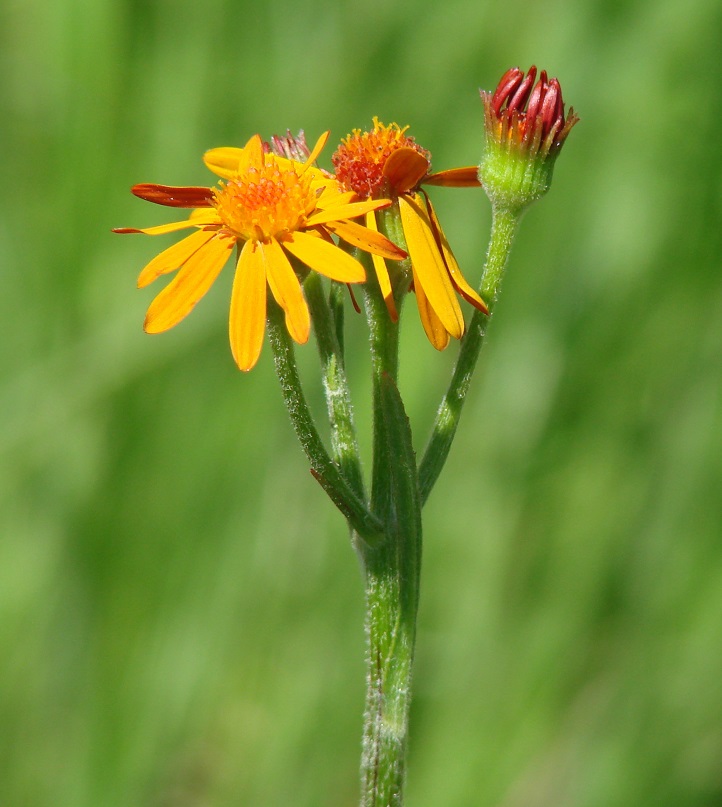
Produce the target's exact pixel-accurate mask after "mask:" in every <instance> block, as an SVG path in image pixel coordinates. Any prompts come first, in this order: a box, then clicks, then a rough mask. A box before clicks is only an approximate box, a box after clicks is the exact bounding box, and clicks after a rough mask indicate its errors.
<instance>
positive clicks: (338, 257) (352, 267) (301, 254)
mask: <svg viewBox="0 0 722 807" xmlns="http://www.w3.org/2000/svg"><path fill="white" fill-rule="evenodd" d="M281 245H282V246H283V247H285V249H287V250H288V251H289V252H290V253H291V255H293V256H294V257H296V258H298V260H299V261H301V263H305V264H306V266H310V267H311V269H314V270H315V271H316V272H320V273H321V274H322V275H326V277H330V278H331V280H339V281H340V282H341V283H363V281H364V280H366V272H365V271H364V268H363V266H361V264H360V263H359V262H358V261H357V260H356V259H355V258H352V257H351V256H350V255H349V254H348V253H346V252H344V251H343V250H342V249H341V248H340V247H337V246H336V244H334V243H329V242H328V241H326V240H324V239H323V238H318V237H317V236H314V235H310V234H309V233H304V232H300V231H298V232H294V233H292V234H289V235H288V236H286V238H284V239H283V241H282V242H281Z"/></svg>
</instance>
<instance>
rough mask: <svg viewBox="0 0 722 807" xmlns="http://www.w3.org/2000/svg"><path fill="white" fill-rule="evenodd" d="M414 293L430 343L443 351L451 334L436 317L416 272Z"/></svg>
mask: <svg viewBox="0 0 722 807" xmlns="http://www.w3.org/2000/svg"><path fill="white" fill-rule="evenodd" d="M414 292H415V293H416V304H417V305H418V307H419V316H420V317H421V324H422V325H423V326H424V331H425V332H426V335H427V336H428V338H429V342H431V344H432V345H433V346H434V347H435V348H436V349H437V350H443V349H444V348H445V347H446V346H447V345H448V344H449V334H448V331H447V330H446V328H444V325H443V323H442V322H441V320H440V319H439V318H438V317H437V316H436V313H435V312H434V309H433V308H432V307H431V306H430V305H429V301H428V299H427V297H426V294H425V293H424V287H423V286H422V285H421V282H420V281H419V278H418V275H417V274H416V272H414Z"/></svg>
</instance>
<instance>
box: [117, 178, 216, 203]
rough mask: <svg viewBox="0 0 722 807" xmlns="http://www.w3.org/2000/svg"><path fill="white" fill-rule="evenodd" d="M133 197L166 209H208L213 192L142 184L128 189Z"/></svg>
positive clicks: (189, 187) (195, 187)
mask: <svg viewBox="0 0 722 807" xmlns="http://www.w3.org/2000/svg"><path fill="white" fill-rule="evenodd" d="M130 191H131V193H132V194H133V195H134V196H137V197H138V198H139V199H145V201H146V202H153V203H154V204H156V205H165V206H166V207H210V206H211V203H212V202H213V190H212V189H211V188H201V187H197V186H192V185H188V186H179V187H176V186H174V185H154V184H152V183H150V182H144V183H141V184H140V185H133V187H132V188H131V189H130Z"/></svg>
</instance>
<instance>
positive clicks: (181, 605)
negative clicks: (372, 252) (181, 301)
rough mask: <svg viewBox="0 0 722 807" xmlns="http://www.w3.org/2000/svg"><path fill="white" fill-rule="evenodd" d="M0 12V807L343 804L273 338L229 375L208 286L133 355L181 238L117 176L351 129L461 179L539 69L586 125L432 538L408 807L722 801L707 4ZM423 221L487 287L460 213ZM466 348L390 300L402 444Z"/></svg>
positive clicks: (315, 495) (340, 689) (358, 624)
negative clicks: (144, 278) (396, 134)
mask: <svg viewBox="0 0 722 807" xmlns="http://www.w3.org/2000/svg"><path fill="white" fill-rule="evenodd" d="M1 13H2V26H0V39H1V42H0V60H1V61H0V64H1V65H2V81H1V82H0V110H1V112H2V125H1V127H0V138H1V139H2V143H3V146H2V155H3V156H2V161H1V165H2V191H1V192H2V216H1V217H0V273H1V275H0V276H1V277H2V294H0V322H2V333H3V338H2V341H1V343H0V456H1V457H2V460H1V464H0V533H1V534H0V804H2V805H3V806H4V805H8V807H15V806H16V805H17V806H18V807H128V806H129V805H134V807H215V806H216V805H242V806H245V805H250V807H256V806H258V807H276V806H278V807H280V806H281V805H283V806H284V807H286V806H287V805H293V807H345V806H346V805H349V806H350V805H353V804H354V803H355V802H356V800H357V768H358V758H359V751H360V726H361V710H362V704H363V691H364V681H363V675H364V669H363V660H362V657H363V650H364V644H363V636H362V618H363V615H362V584H361V580H360V575H359V571H358V566H357V562H356V558H355V557H354V555H353V553H352V551H351V549H350V548H349V545H348V541H347V536H346V534H345V530H344V524H343V521H342V519H341V517H340V516H339V515H338V514H337V513H336V511H335V510H334V509H333V507H332V506H331V505H330V503H329V502H328V501H327V500H326V498H325V496H324V494H323V493H322V491H321V490H320V489H319V488H318V486H317V485H316V483H315V482H314V481H313V479H312V478H311V476H310V475H309V473H308V470H307V465H306V463H305V461H304V458H303V455H302V453H301V450H300V449H299V448H298V446H297V445H296V443H295V441H294V437H293V434H292V432H291V428H290V425H289V423H288V421H287V418H286V416H285V412H284V409H283V406H282V403H281V400H280V394H279V391H278V389H277V384H276V381H275V378H274V375H273V371H272V366H271V360H270V351H269V349H268V346H266V348H265V349H264V353H263V355H262V358H261V361H260V363H259V365H258V366H257V367H256V368H255V369H254V370H253V372H252V373H250V374H248V375H244V374H241V373H239V372H237V371H236V369H235V366H234V364H233V362H232V359H231V356H230V352H229V348H228V344H227V335H226V321H227V308H228V300H229V288H230V285H229V282H230V274H231V273H230V272H229V271H226V272H224V276H222V277H221V278H220V280H219V281H218V282H217V284H216V286H215V287H214V288H213V290H212V292H211V293H210V294H209V295H208V297H207V298H206V299H205V300H204V301H203V303H202V304H201V305H200V306H199V307H198V309H197V311H196V312H194V314H193V316H191V317H189V319H188V320H186V321H185V322H183V323H182V325H180V326H179V327H177V328H176V329H174V330H173V331H171V332H169V333H167V334H165V335H163V336H158V337H148V336H146V335H144V334H143V333H142V331H141V323H142V320H143V316H144V312H145V308H146V306H147V304H148V303H149V301H150V299H151V298H152V296H153V295H154V294H155V293H156V291H157V290H158V288H160V285H161V284H160V283H159V284H158V286H157V287H156V286H154V287H152V288H151V289H147V290H144V291H142V292H141V291H138V290H137V289H136V288H135V280H136V276H137V274H138V272H139V270H140V269H141V267H142V266H143V265H144V263H146V262H147V261H148V260H149V259H150V258H151V257H152V256H153V255H154V254H156V252H157V251H158V250H159V248H160V247H162V246H165V245H167V244H170V243H172V240H173V238H174V236H168V237H164V238H163V239H156V240H152V239H149V238H144V237H142V236H123V237H121V236H112V235H111V233H110V229H111V227H114V226H147V225H149V224H153V223H161V222H163V221H168V220H170V219H169V211H165V210H163V209H160V208H154V207H153V206H152V205H148V204H146V203H143V202H140V201H139V200H137V199H134V198H133V197H132V196H131V195H130V193H129V192H128V188H129V187H130V185H132V184H133V183H135V182H141V181H153V182H161V183H169V184H207V183H208V182H209V181H211V180H212V177H211V175H210V174H209V173H208V172H207V171H206V170H205V168H204V167H203V165H202V163H201V160H200V156H201V154H202V152H203V151H204V150H205V149H207V148H210V147H213V146H219V145H232V144H237V145H241V144H243V143H244V142H245V140H246V139H247V138H248V136H249V135H250V134H252V133H254V132H257V131H258V132H260V133H262V134H263V135H264V136H268V135H270V134H271V133H273V132H279V131H285V129H286V127H290V128H291V129H292V130H294V131H295V130H297V129H298V128H300V127H303V128H305V130H306V132H307V133H308V136H309V140H314V139H315V138H316V137H317V136H318V134H319V133H320V132H321V131H323V130H324V129H326V128H331V129H332V136H333V138H334V139H335V140H337V139H338V138H340V137H341V136H343V135H345V134H346V133H347V132H348V131H350V130H351V129H352V128H354V127H365V126H367V125H368V124H369V123H370V120H371V117H372V116H373V115H378V116H379V117H380V118H381V119H382V120H384V121H387V122H388V121H392V120H396V121H398V122H399V123H400V124H406V123H410V124H412V130H411V132H412V133H413V134H414V135H415V136H416V137H417V139H418V140H419V142H420V143H422V145H424V146H425V147H427V148H428V149H430V150H431V152H432V154H433V155H434V165H435V167H436V168H439V169H440V168H444V167H451V166H455V165H463V164H470V163H474V162H476V161H478V158H479V155H480V148H481V142H482V133H481V122H482V114H481V104H480V102H479V99H478V95H477V88H478V87H479V86H481V87H484V88H487V89H492V88H493V87H494V85H495V84H496V81H497V80H498V78H499V77H500V76H501V74H502V73H503V72H504V71H505V70H506V69H507V68H508V67H510V66H512V65H516V64H518V65H520V66H521V67H523V68H526V67H528V66H529V65H530V64H532V63H536V64H538V65H540V66H541V67H545V68H546V69H548V70H549V71H550V73H551V75H555V76H558V77H559V78H560V80H561V82H562V86H563V88H564V95H565V100H566V101H567V103H569V102H571V103H572V104H573V105H574V107H575V108H576V109H577V111H578V112H579V114H580V116H581V119H582V120H581V123H580V124H579V126H578V127H577V128H575V129H574V131H573V132H572V134H571V136H570V138H569V140H568V142H567V145H566V146H565V150H564V154H563V156H562V157H561V159H560V160H559V162H558V164H557V168H556V177H555V182H554V187H553V189H552V191H551V193H550V194H549V196H548V197H547V198H546V199H544V200H543V202H541V203H540V204H537V205H536V206H535V207H533V208H532V209H531V211H530V212H529V213H528V214H527V216H526V219H525V221H524V224H523V227H522V230H521V234H520V237H519V238H518V241H517V243H516V246H515V250H514V253H513V255H512V261H511V266H510V270H509V272H508V275H507V278H506V282H505V286H504V293H503V295H502V300H501V303H500V305H499V307H498V308H497V315H496V317H495V321H494V324H493V328H492V329H491V333H490V337H489V341H488V344H487V347H486V349H485V352H484V355H483V358H482V361H481V364H480V368H479V372H478V375H477V378H476V379H475V382H474V385H473V390H472V394H471V396H470V400H469V401H468V404H467V409H466V412H465V416H464V418H463V420H462V423H461V429H460V433H459V439H458V441H457V443H456V444H455V446H454V449H453V452H452V455H451V458H450V461H449V463H448V465H447V468H446V471H445V473H444V475H443V476H442V477H441V480H440V482H439V484H438V486H437V488H436V490H435V491H434V494H433V495H432V497H431V499H430V502H429V504H428V507H427V509H426V522H425V533H426V544H425V560H424V571H423V581H422V604H421V612H420V625H419V638H418V664H417V671H416V679H415V686H416V695H415V702H414V707H413V713H412V743H411V751H410V762H409V764H410V776H409V782H408V804H409V807H442V806H443V807H477V806H478V807H492V805H493V806H494V807H597V806H599V807H602V806H603V807H617V806H618V807H632V806H634V807H641V806H642V805H644V806H646V805H650V806H651V805H654V807H667V806H669V807H711V806H712V805H719V804H722V526H721V524H722V496H721V495H720V488H721V487H722V383H721V372H720V368H721V366H722V273H721V272H720V254H721V246H722V245H721V244H720V240H721V238H720V229H721V228H720V220H721V215H720V214H721V213H722V210H721V208H722V192H721V190H720V180H721V179H722V150H721V149H720V143H721V142H722V135H721V134H720V131H721V130H720V124H719V111H720V107H721V102H722V93H721V92H720V89H719V88H720V82H721V81H722V59H721V58H720V41H721V39H722V6H721V5H720V3H719V2H718V0H689V2H687V3H686V4H683V3H680V2H679V0H658V1H657V2H651V1H650V2H641V1H639V2H624V1H623V0H616V2H615V0H596V1H595V0H582V1H581V2H570V1H569V0H567V1H566V2H565V1H564V0H549V2H547V3H544V4H536V5H533V6H529V7H528V8H525V7H521V6H519V7H514V6H511V5H510V4H508V3H506V2H503V0H489V2H486V3H475V2H471V0H448V2H445V3H443V4H438V3H432V2H418V3H390V2H381V1H380V0H367V2H365V3H360V2H348V0H340V1H337V2H321V1H320V0H311V1H310V2H308V3H306V4H303V5H297V4H295V3H291V2H289V0H275V2H273V3H267V4H264V3H249V2H231V0H225V2H224V0H209V1H208V2H206V3H191V2H190V0H164V1H163V2H142V1H141V0H125V2H123V0H64V1H63V0H54V1H53V0H51V2H49V3H48V2H44V1H43V2H40V0H5V2H4V3H3V8H2V12H1ZM330 153H331V149H330V148H329V149H328V150H327V152H326V154H325V155H324V157H323V159H322V164H324V165H327V166H328V165H330V163H329V159H330ZM324 161H325V162H324ZM434 201H435V202H436V204H437V207H438V209H439V213H440V217H441V218H442V221H443V222H444V224H445V227H446V230H447V233H448V235H449V238H450V240H451V242H452V244H453V245H454V246H455V249H456V252H457V256H458V258H459V260H460V263H461V265H462V268H464V269H465V271H466V274H467V276H468V277H469V278H470V279H471V280H472V281H473V282H476V281H478V278H479V272H480V268H481V262H482V257H483V252H484V250H485V246H486V238H487V234H488V224H489V210H488V203H487V201H486V197H485V196H484V194H483V193H481V192H475V191H471V190H469V191H454V190H447V189H443V188H441V189H437V191H436V192H435V193H434ZM467 314H468V312H467ZM349 318H351V319H352V323H351V327H350V332H349V334H348V341H349V344H351V345H353V346H354V347H353V355H352V357H351V359H350V371H351V376H352V383H353V384H354V391H355V394H356V398H357V401H358V404H357V405H358V409H359V416H360V421H361V424H362V426H363V427H364V429H366V427H367V425H368V410H367V406H366V404H365V403H364V402H365V400H366V396H367V393H368V381H367V377H368V360H367V355H366V353H367V351H366V347H365V341H364V340H365V337H364V329H363V323H362V322H361V320H360V318H353V317H352V316H351V313H350V312H349ZM455 351H456V347H455V346H454V345H452V346H451V347H450V348H449V350H448V351H447V352H446V353H445V354H442V355H439V354H437V353H436V352H435V351H434V350H433V349H432V348H431V347H430V346H429V345H428V344H427V343H426V341H425V339H424V337H423V334H422V331H421V327H420V325H419V323H418V317H417V315H416V314H415V312H414V311H413V307H412V306H409V308H408V310H407V316H406V322H405V329H404V334H403V354H404V355H403V358H402V361H403V365H402V378H401V382H402V392H403V394H404V395H405V397H406V400H407V404H408V408H409V411H410V414H411V417H412V421H413V424H414V429H415V435H416V438H415V439H416V442H417V448H418V449H421V448H422V447H423V444H424V442H425V439H426V433H427V429H428V426H429V423H430V420H431V417H432V414H433V412H434V409H435V407H436V405H437V402H438V398H439V396H440V395H441V392H442V389H443V386H444V383H445V380H446V379H447V377H448V374H449V369H450V366H451V362H452V361H453V357H454V353H455ZM314 354H315V351H314V348H313V345H312V344H309V345H308V346H307V347H305V348H303V349H301V350H300V356H301V361H302V363H303V367H304V371H305V373H306V375H307V378H308V379H309V395H310V397H311V398H312V399H313V402H314V405H316V406H318V405H319V404H320V390H319V389H318V384H316V383H315V382H314V376H313V372H314V364H315V355H314ZM366 436H367V435H365V437H366Z"/></svg>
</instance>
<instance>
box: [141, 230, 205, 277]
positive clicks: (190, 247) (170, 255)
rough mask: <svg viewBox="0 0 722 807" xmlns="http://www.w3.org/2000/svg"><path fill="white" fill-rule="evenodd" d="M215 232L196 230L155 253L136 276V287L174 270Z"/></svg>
mask: <svg viewBox="0 0 722 807" xmlns="http://www.w3.org/2000/svg"><path fill="white" fill-rule="evenodd" d="M214 235H215V233H214V232H213V231H212V230H197V231H196V232H194V233H192V234H191V235H187V236H186V237H185V238H184V239H183V240H182V241H179V242H178V243H177V244H173V246H170V247H168V249H164V250H163V252H161V253H160V255H156V256H155V258H153V260H152V261H150V262H149V263H148V264H147V265H146V266H145V268H144V269H143V271H142V272H141V273H140V275H139V277H138V288H139V289H142V288H145V286H147V285H148V284H149V283H152V282H153V281H154V280H155V279H156V278H157V277H160V275H165V274H167V273H168V272H174V271H175V270H176V269H177V268H178V267H179V266H183V264H184V263H185V262H186V261H187V260H188V258H190V256H191V255H193V253H194V252H196V250H198V249H200V248H201V247H202V246H203V245H204V244H206V243H208V241H210V240H211V238H213V236H214Z"/></svg>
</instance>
